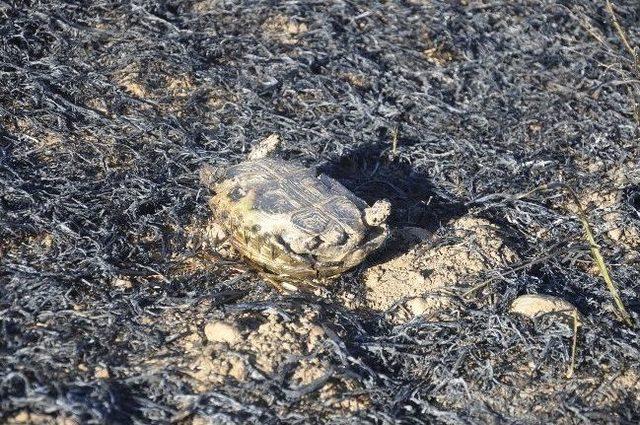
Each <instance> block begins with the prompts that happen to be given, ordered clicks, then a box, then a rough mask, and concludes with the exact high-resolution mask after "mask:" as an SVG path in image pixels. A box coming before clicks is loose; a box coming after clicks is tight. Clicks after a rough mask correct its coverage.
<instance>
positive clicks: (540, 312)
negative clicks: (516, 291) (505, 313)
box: [509, 294, 582, 325]
mask: <svg viewBox="0 0 640 425" xmlns="http://www.w3.org/2000/svg"><path fill="white" fill-rule="evenodd" d="M509 311H510V312H511V313H516V314H521V315H523V316H525V317H528V318H530V319H534V318H537V317H541V316H544V315H554V316H557V317H560V318H562V319H563V320H568V321H570V323H572V321H573V318H574V317H577V319H578V325H580V324H581V322H582V321H581V316H580V312H578V309H577V308H576V307H575V306H574V305H573V304H571V303H570V302H569V301H566V300H563V299H562V298H558V297H553V296H550V295H539V294H529V295H521V296H519V297H518V298H516V299H515V300H514V301H513V302H512V303H511V307H510V309H509Z"/></svg>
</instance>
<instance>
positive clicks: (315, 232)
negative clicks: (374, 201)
mask: <svg viewBox="0 0 640 425" xmlns="http://www.w3.org/2000/svg"><path fill="white" fill-rule="evenodd" d="M213 190H214V191H215V195H214V196H213V197H212V198H211V200H210V201H209V205H210V207H211V209H212V210H213V212H214V217H215V220H216V221H217V222H218V223H219V224H220V225H221V227H222V228H223V229H224V231H225V233H226V234H227V236H228V238H229V240H230V242H231V243H232V245H233V246H234V247H235V248H236V249H237V250H238V251H239V252H240V253H241V254H242V255H243V256H244V257H246V258H247V259H248V260H250V261H251V262H253V263H255V264H257V265H258V266H260V267H261V268H263V269H266V270H268V271H269V272H271V273H274V274H276V275H278V276H280V277H281V278H283V279H287V278H288V279H305V278H323V277H331V276H335V275H337V274H339V273H341V272H343V271H345V270H347V269H350V268H352V267H354V266H355V265H357V264H359V263H360V262H361V261H362V260H363V259H364V258H365V257H366V255H367V254H369V253H370V252H372V251H373V250H375V249H377V248H378V247H380V246H381V245H382V243H383V242H384V241H385V239H386V237H387V235H388V230H387V227H386V225H385V224H384V218H383V219H382V220H378V221H377V222H373V223H371V222H370V221H371V220H369V222H368V220H367V217H368V216H367V214H366V212H367V211H368V210H371V207H369V206H368V205H367V203H366V202H365V201H363V200H362V199H360V198H358V197H357V196H356V195H354V194H353V193H352V192H350V191H349V190H348V189H347V188H345V187H344V186H343V185H342V184H340V183H339V182H338V181H336V180H334V179H333V178H331V177H329V176H326V175H324V174H319V173H318V172H317V170H316V169H315V168H306V167H304V166H302V165H298V164H294V163H290V162H287V161H284V160H281V159H276V158H260V159H256V160H248V161H244V162H242V163H240V164H238V165H234V166H231V167H229V168H228V169H227V170H226V172H225V173H224V175H223V176H222V178H221V179H219V181H218V182H217V183H215V184H214V187H213ZM386 207H387V209H388V205H387V206H386ZM385 218H386V216H385ZM380 221H381V222H380Z"/></svg>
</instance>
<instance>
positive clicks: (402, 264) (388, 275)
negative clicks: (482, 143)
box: [364, 217, 518, 310]
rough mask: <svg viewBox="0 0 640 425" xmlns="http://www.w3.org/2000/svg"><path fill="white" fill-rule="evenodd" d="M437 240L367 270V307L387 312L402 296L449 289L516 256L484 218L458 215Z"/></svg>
mask: <svg viewBox="0 0 640 425" xmlns="http://www.w3.org/2000/svg"><path fill="white" fill-rule="evenodd" d="M434 242H436V243H434ZM434 242H425V243H422V244H419V245H417V246H416V247H414V248H413V249H411V250H410V251H408V252H406V253H405V254H402V255H400V256H399V257H396V258H394V259H392V260H390V261H387V262H385V263H383V264H379V265H377V266H375V267H372V268H370V269H369V270H367V272H366V273H365V276H364V283H365V286H366V288H367V294H366V297H367V304H368V306H369V307H370V308H372V309H375V310H386V309H387V308H389V307H390V306H391V305H392V304H393V303H394V302H396V301H398V300H400V299H402V298H405V297H417V296H420V295H422V294H424V293H427V292H434V291H436V290H442V289H447V288H451V287H452V286H454V285H457V284H459V283H462V282H463V281H466V280H469V279H471V278H473V277H476V276H478V275H479V274H480V273H481V272H484V271H488V270H492V269H495V268H501V267H506V266H508V265H509V264H511V263H513V262H515V261H517V260H518V255H517V253H516V252H515V251H513V250H512V249H511V248H509V247H508V246H506V245H505V243H504V240H503V239H502V236H501V234H500V229H499V228H498V226H496V225H494V224H492V223H490V222H488V221H486V220H483V219H478V218H472V217H464V218H461V219H458V220H456V221H454V222H453V223H452V224H451V226H449V228H448V229H446V232H445V234H444V236H443V237H442V240H441V241H440V243H439V244H438V243H437V242H438V241H434Z"/></svg>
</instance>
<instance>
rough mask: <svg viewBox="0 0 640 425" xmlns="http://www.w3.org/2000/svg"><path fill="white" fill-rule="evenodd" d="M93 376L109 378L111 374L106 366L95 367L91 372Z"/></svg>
mask: <svg viewBox="0 0 640 425" xmlns="http://www.w3.org/2000/svg"><path fill="white" fill-rule="evenodd" d="M93 376H95V377H96V379H109V377H110V376H111V375H109V369H107V368H106V367H97V368H96V369H95V370H94V372H93Z"/></svg>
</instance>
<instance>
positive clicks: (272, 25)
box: [262, 15, 309, 44]
mask: <svg viewBox="0 0 640 425" xmlns="http://www.w3.org/2000/svg"><path fill="white" fill-rule="evenodd" d="M262 29H263V30H264V31H265V34H266V35H267V37H268V38H270V39H272V40H275V41H278V42H280V43H282V44H297V43H298V39H299V37H300V36H301V35H302V34H304V33H305V32H307V31H308V29H309V28H308V26H307V24H305V23H303V22H297V21H295V20H294V19H291V18H289V17H287V16H284V15H276V16H273V17H270V18H268V19H267V20H266V21H265V22H264V23H263V24H262Z"/></svg>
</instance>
